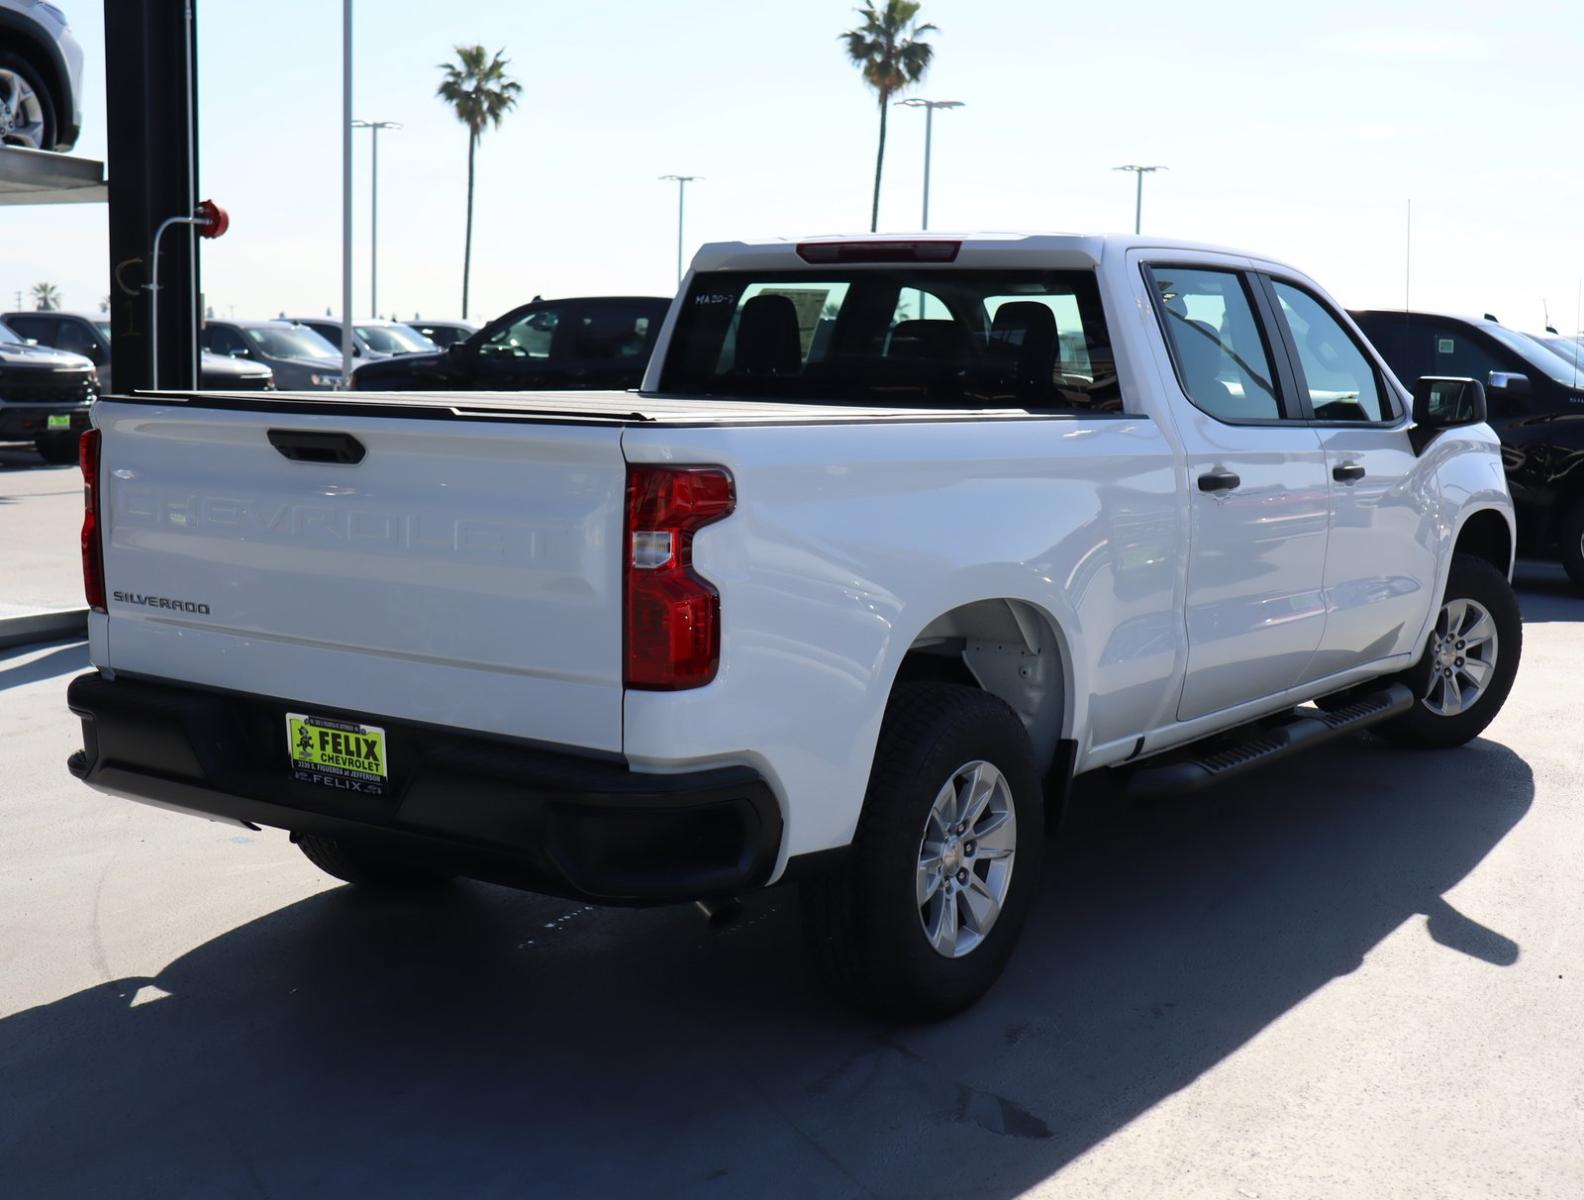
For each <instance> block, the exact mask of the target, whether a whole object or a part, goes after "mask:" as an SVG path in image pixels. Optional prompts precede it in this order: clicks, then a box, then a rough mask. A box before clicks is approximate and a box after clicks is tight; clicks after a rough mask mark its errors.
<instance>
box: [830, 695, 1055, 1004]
mask: <svg viewBox="0 0 1584 1200" xmlns="http://www.w3.org/2000/svg"><path fill="white" fill-rule="evenodd" d="M1043 835H1044V803H1043V797H1042V794H1041V790H1040V779H1039V772H1038V770H1037V769H1036V767H1035V765H1034V752H1033V748H1032V747H1031V746H1030V744H1029V739H1028V734H1027V732H1026V731H1025V730H1024V728H1023V723H1022V722H1021V721H1019V720H1018V718H1017V716H1016V714H1015V713H1013V712H1012V710H1011V709H1010V708H1008V707H1007V706H1006V705H1005V704H1004V703H1002V702H1001V701H1000V700H997V699H996V698H995V697H993V696H990V695H988V694H986V693H984V692H981V691H978V690H977V689H974V688H970V687H961V686H957V685H953V684H935V683H930V684H907V685H902V686H899V687H898V688H897V690H896V693H895V694H894V695H893V697H892V699H891V703H890V705H889V706H888V708H887V711H886V716H885V723H884V724H883V725H882V727H881V733H880V742H879V746H878V748H877V750H876V754H875V763H874V769H873V772H872V774H871V777H870V781H869V791H868V795H867V797H866V799H865V802H864V811H863V816H862V818H861V819H860V821H859V825H858V832H857V835H856V837H855V839H854V842H853V846H852V851H851V853H850V855H849V856H848V858H847V860H846V862H845V863H844V864H843V866H842V867H841V868H840V869H839V870H837V871H835V872H833V873H831V874H830V875H827V876H825V877H822V878H820V879H817V880H811V881H809V882H808V883H806V884H805V885H804V891H803V898H802V912H803V923H804V933H805V937H806V939H807V941H808V943H809V947H810V949H811V951H812V952H813V953H814V955H815V958H816V961H817V962H818V963H819V964H820V966H821V967H822V968H823V970H824V972H825V973H826V974H827V975H828V976H829V977H830V978H831V979H832V981H833V982H834V983H836V984H837V985H838V986H840V987H841V988H843V989H844V990H846V991H848V992H850V993H852V994H853V995H854V996H855V997H856V998H857V999H858V1000H859V1001H860V1002H862V1003H865V1004H867V1005H868V1006H870V1007H872V1008H875V1009H877V1010H879V1011H881V1012H883V1013H884V1014H885V1015H887V1016H891V1017H899V1018H903V1019H909V1018H920V1017H942V1016H946V1015H948V1014H950V1013H953V1012H956V1011H958V1010H960V1009H962V1008H965V1007H967V1006H968V1005H969V1004H972V1003H973V1002H974V1001H975V1000H977V999H978V998H979V997H980V996H981V995H983V994H984V993H985V992H986V991H988V990H989V988H990V987H991V985H992V984H994V983H995V981H996V979H997V978H998V977H999V976H1000V974H1001V971H1002V968H1003V967H1004V966H1005V965H1006V962H1007V959H1008V958H1009V957H1010V956H1011V953H1012V948H1013V946H1014V945H1015V944H1016V942H1017V938H1018V934H1019V932H1020V931H1021V929H1022V926H1023V921H1024V918H1025V917H1026V916H1027V914H1028V909H1029V905H1030V903H1031V902H1032V900H1033V898H1034V895H1035V893H1036V892H1037V891H1038V887H1039V874H1040V857H1041V854H1042V852H1043V849H1044V847H1043V841H1044V836H1043Z"/></svg>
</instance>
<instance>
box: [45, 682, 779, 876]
mask: <svg viewBox="0 0 1584 1200" xmlns="http://www.w3.org/2000/svg"><path fill="white" fill-rule="evenodd" d="M67 703H68V704H69V705H70V707H71V710H72V712H74V713H75V714H76V715H77V716H79V717H81V718H82V722H83V747H84V748H83V750H82V751H80V752H79V753H77V754H74V755H73V756H72V758H71V761H70V763H69V764H68V765H69V767H70V769H71V772H72V774H74V775H76V776H77V777H78V778H79V779H81V780H83V782H85V783H87V784H88V785H90V786H91V787H94V788H97V789H98V790H100V791H102V792H107V793H109V794H111V795H116V796H123V797H126V798H128V799H131V800H137V801H140V802H143V803H147V804H153V805H156V806H159V807H163V808H171V809H176V810H178V811H183V812H189V813H194V814H197V815H201V816H208V817H213V818H219V819H222V820H229V821H235V822H243V823H247V824H251V825H269V826H274V827H276V828H280V829H287V830H291V831H292V832H294V833H316V834H321V835H324V836H327V837H334V838H337V839H340V840H343V841H345V842H347V843H349V844H356V845H363V846H368V847H370V848H373V849H378V850H380V851H381V852H382V853H386V854H389V855H391V856H392V857H397V858H401V859H404V860H406V861H411V862H416V863H421V864H424V865H430V866H436V867H440V868H443V869H445V870H449V871H452V872H454V873H456V874H460V875H466V876H470V877H473V878H477V879H486V880H490V881H492V882H495V883H503V884H506V885H508V886H512V887H520V888H524V889H526V890H529V891H537V892H546V893H549V894H552V895H559V896H572V897H577V898H581V899H587V900H593V901H596V902H599V903H603V904H664V903H671V902H675V901H685V900H695V899H701V898H706V897H718V896H728V895H732V894H735V893H738V892H742V891H746V890H749V889H752V888H755V887H759V886H761V885H763V884H764V883H765V882H766V881H767V880H768V879H769V877H770V873H771V871H772V870H773V869H774V866H775V862H776V857H777V854H778V852H779V850H780V843H781V828H782V822H781V813H780V808H779V806H778V804H777V803H776V799H775V796H774V794H773V793H772V792H771V790H770V788H769V786H768V785H767V784H766V783H765V781H764V780H763V779H762V778H760V776H759V775H757V774H756V773H755V772H753V771H751V770H749V769H748V768H746V767H725V768H718V769H713V770H708V771H697V772H691V773H688V774H681V775H648V774H639V773H636V772H633V771H630V770H628V769H627V767H626V766H625V765H623V764H622V763H620V762H613V761H608V760H601V759H591V758H583V757H578V756H574V755H568V754H560V753H551V752H547V751H544V750H541V749H538V748H535V747H532V746H529V745H526V744H524V743H519V742H512V741H507V740H504V739H496V738H484V737H474V736H469V735H466V734H461V733H458V732H456V731H454V730H446V729H439V728H436V727H434V726H429V725H416V724H410V723H406V722H402V721H396V720H391V719H387V718H383V717H380V716H378V715H376V714H368V713H350V712H344V711H338V710H335V709H327V708H325V707H324V706H322V705H314V704H303V703H299V702H294V701H287V700H278V699H271V698H267V697H261V696H252V695H242V694H238V693H234V692H222V691H215V690H210V689H207V688H195V687H190V686H187V685H181V684H172V683H166V682H161V681H157V680H146V679H132V678H127V677H125V676H120V677H117V678H116V679H113V680H112V679H106V678H105V677H103V676H101V675H98V674H91V675H82V676H79V677H78V678H76V679H74V680H73V681H72V683H71V686H70V688H69V690H68V692H67ZM288 711H291V712H307V713H314V714H317V715H321V716H327V717H340V718H343V719H347V720H352V721H360V722H364V723H372V724H375V725H379V726H381V727H383V728H384V730H385V737H386V742H387V746H388V752H387V757H388V764H389V770H390V773H391V774H390V779H389V787H388V789H387V793H386V794H385V795H384V796H368V795H362V794H356V793H353V794H347V793H343V792H340V791H337V790H334V789H331V788H326V787H322V786H317V785H314V784H308V783H300V782H298V781H297V780H295V779H293V778H292V776H291V771H290V769H289V767H288V765H287V764H288V757H287V746H286V721H285V714H286V713H287V712H288Z"/></svg>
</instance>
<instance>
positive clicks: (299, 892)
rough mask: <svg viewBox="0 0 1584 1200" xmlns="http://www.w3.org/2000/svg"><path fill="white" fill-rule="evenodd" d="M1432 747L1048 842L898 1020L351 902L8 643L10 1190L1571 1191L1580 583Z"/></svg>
mask: <svg viewBox="0 0 1584 1200" xmlns="http://www.w3.org/2000/svg"><path fill="white" fill-rule="evenodd" d="M1522 600H1523V606H1524V611H1525V616H1526V621H1527V626H1526V632H1525V637H1526V646H1525V662H1524V666H1523V669H1522V671H1521V672H1520V674H1519V678H1518V683H1517V687H1516V689H1515V690H1514V692H1513V695H1512V698H1511V699H1510V700H1509V702H1508V705H1507V708H1506V710H1505V711H1504V712H1503V714H1502V715H1501V717H1500V718H1499V719H1498V720H1497V722H1496V723H1495V724H1494V725H1493V726H1492V727H1491V729H1490V730H1489V731H1488V733H1487V735H1486V737H1484V738H1482V739H1481V740H1479V741H1478V742H1476V743H1475V744H1473V745H1471V746H1469V747H1466V748H1464V749H1462V750H1460V751H1455V752H1447V753H1439V754H1423V753H1421V754H1413V753H1406V752H1403V751H1400V750H1396V749H1394V748H1391V747H1388V746H1386V745H1385V744H1383V743H1381V742H1378V741H1375V740H1373V739H1370V738H1368V737H1367V736H1362V737H1359V738H1358V739H1356V740H1353V741H1350V742H1347V743H1344V744H1342V745H1340V746H1338V747H1334V748H1328V749H1326V750H1323V751H1321V752H1319V753H1317V754H1314V755H1310V756H1308V757H1305V758H1300V759H1296V760H1292V761H1289V762H1287V763H1283V764H1277V765H1275V766H1273V767H1272V768H1270V769H1269V770H1267V771H1266V772H1265V773H1263V774H1260V775H1257V776H1254V777H1252V778H1249V779H1247V780H1246V781H1245V782H1242V783H1240V784H1235V785H1231V786H1227V787H1224V788H1222V789H1221V790H1220V791H1217V792H1214V793H1210V794H1206V795H1204V796H1201V797H1198V798H1193V799H1189V800H1183V801H1180V802H1176V803H1173V804H1168V805H1164V806H1159V807H1153V808H1147V809H1138V810H1126V809H1119V808H1116V807H1114V806H1111V805H1108V804H1107V803H1105V799H1106V798H1105V795H1104V793H1103V791H1102V790H1100V789H1092V790H1090V791H1089V792H1088V793H1087V794H1086V796H1085V797H1084V798H1083V800H1082V802H1081V803H1080V804H1079V806H1078V808H1077V810H1076V811H1075V813H1074V814H1073V819H1072V820H1071V821H1070V822H1069V824H1068V825H1067V827H1066V828H1065V829H1064V830H1063V833H1062V835H1061V836H1059V837H1057V838H1055V839H1053V840H1052V843H1051V846H1050V848H1049V856H1048V859H1047V875H1046V881H1045V889H1044V894H1043V896H1042V897H1041V899H1040V901H1039V903H1038V905H1037V907H1036V911H1035V913H1034V915H1033V919H1032V920H1031V923H1030V925H1029V927H1028V929H1027V931H1026V933H1025V936H1024V942H1023V945H1022V946H1021V948H1020V950H1019V953H1018V954H1017V956H1016V958H1015V959H1014V961H1013V964H1012V967H1011V969H1010V970H1009V972H1008V974H1007V976H1006V977H1005V978H1004V979H1003V981H1002V982H1001V984H1000V985H999V986H998V988H997V989H996V990H995V991H994V992H993V993H992V994H991V995H990V996H989V997H988V998H987V999H986V1000H985V1001H984V1002H983V1003H981V1004H980V1005H979V1006H978V1007H977V1008H975V1009H974V1010H972V1011H971V1012H969V1013H968V1014H966V1015H964V1016H962V1017H960V1018H958V1019H956V1020H953V1021H949V1022H945V1023H943V1024H940V1025H937V1026H933V1027H925V1028H911V1029H904V1028H895V1027H891V1026H887V1025H884V1024H879V1023H876V1022H873V1021H870V1020H867V1019H864V1018H861V1017H858V1016H855V1015H854V1014H852V1013H850V1012H848V1011H846V1010H845V1009H843V1008H842V1007H840V1006H839V1005H837V1004H835V1003H833V1002H831V1001H830V1000H828V999H827V998H826V997H825V995H824V994H823V993H822V992H821V991H820V990H819V988H818V987H817V986H816V985H815V984H814V982H813V981H812V980H811V979H810V978H808V976H807V973H806V971H805V968H804V965H803V960H802V957H801V955H800V953H799V947H798V938H797V933H796V922H795V915H796V913H795V906H796V901H795V897H794V896H793V895H792V894H791V893H789V892H772V893H767V894H763V895H760V896H756V897H751V898H750V900H749V902H748V904H747V911H746V915H745V919H744V920H743V922H742V923H740V924H739V925H737V926H735V927H733V928H731V929H729V930H727V931H726V932H723V933H712V932H710V931H709V930H708V929H707V928H706V927H705V925H704V923H703V922H702V920H700V919H699V918H698V917H697V916H696V914H694V913H693V912H692V911H691V910H688V909H664V910H653V911H638V912H623V911H604V910H595V909H591V908H587V907H585V906H582V905H578V904H570V903H564V902H560V901H555V900H547V899H542V898H538V897H533V896H528V895H523V894H519V893H513V892H509V891H505V890H502V889H498V888H493V887H488V886H484V885H476V884H462V885H458V886H456V887H455V888H451V889H447V890H444V891H442V892H440V893H438V894H435V895H432V896H428V897H409V898H405V899H389V898H379V897H371V896H366V895H360V894H357V893H356V892H355V891H354V890H353V889H351V888H345V887H340V886H337V885H335V883H334V881H333V880H330V879H328V878H326V877H324V876H322V875H320V874H318V873H317V872H316V871H315V870H314V869H313V868H312V867H311V866H309V864H308V863H307V862H306V860H304V859H302V858H301V856H300V855H298V853H297V852H296V851H295V850H294V849H293V848H292V847H291V846H290V845H288V844H287V841H286V837H285V835H284V834H281V833H277V832H275V831H265V832H263V833H258V834H251V833H248V832H246V831H244V830H241V829H237V828H234V827H229V826H225V825H219V824H210V823H207V822H203V821H198V820H194V819H191V818H185V817H181V816H176V815H172V814H167V813H163V812H159V811H155V810H153V809H148V808H143V807H139V806H136V805H132V804H128V803H124V802H120V801H116V800H111V799H107V798H104V797H100V796H97V795H95V794H92V793H90V792H88V791H86V790H85V789H83V788H81V787H80V786H79V785H77V784H76V783H75V782H74V781H73V780H71V779H70V777H69V776H68V775H67V774H66V772H65V769H64V766H63V764H64V760H65V758H66V756H67V755H68V754H69V753H70V752H71V750H72V749H74V748H75V747H76V746H77V745H79V744H80V742H79V732H78V730H77V727H76V724H75V722H74V721H73V720H71V719H70V718H69V716H68V715H67V714H65V712H64V711H63V708H62V704H61V696H62V689H63V687H64V684H65V681H66V680H67V679H69V678H70V677H71V675H72V674H74V673H75V672H77V671H80V670H82V669H83V668H84V666H85V662H86V660H85V655H84V652H83V650H82V648H81V647H80V646H78V645H67V646H53V647H44V648H37V649H33V650H29V651H25V652H15V651H13V652H9V653H0V764H3V771H0V812H3V813H4V816H5V825H4V826H3V832H0V1080H3V1081H4V1087H3V1088H0V1179H3V1180H5V1185H4V1186H5V1190H6V1191H7V1192H9V1193H10V1194H13V1195H19V1196H22V1195H25V1196H29V1197H45V1196H86V1195H96V1194H116V1195H149V1196H155V1195H157V1196H161V1197H165V1196H203V1197H225V1196H239V1197H241V1196H248V1197H251V1196H263V1195H282V1196H316V1195H380V1196H382V1197H398V1196H434V1195H440V1194H446V1195H467V1196H478V1195H490V1196H506V1195H511V1196H521V1195H536V1196H547V1197H548V1196H554V1197H584V1196H587V1197H608V1196H624V1197H638V1196H643V1197H647V1196H695V1195H696V1196H722V1197H749V1196H751V1197H780V1196H786V1197H797V1198H798V1200H809V1198H810V1197H819V1198H821V1200H824V1198H827V1197H848V1196H852V1197H859V1196H897V1197H922V1196H948V1195H949V1196H953V1197H966V1196H972V1197H995V1198H1010V1197H1013V1196H1021V1195H1031V1196H1063V1197H1066V1196H1116V1197H1128V1198H1130V1200H1131V1198H1135V1197H1170V1198H1172V1200H1182V1198H1196V1197H1207V1198H1209V1197H1216V1198H1221V1197H1225V1198H1227V1200H1240V1198H1243V1197H1260V1198H1265V1200H1273V1198H1277V1197H1282V1198H1288V1197H1291V1198H1297V1197H1306V1198H1307V1197H1321V1198H1330V1197H1337V1198H1342V1197H1346V1198H1348V1200H1355V1198H1357V1197H1359V1196H1372V1197H1392V1198H1393V1200H1415V1198H1419V1197H1424V1198H1430V1197H1437V1198H1444V1197H1465V1196H1467V1197H1506V1196H1513V1197H1518V1196H1523V1197H1533V1196H1542V1197H1573V1196H1581V1195H1584V920H1581V906H1580V899H1579V897H1580V884H1579V877H1580V871H1581V864H1584V804H1581V800H1580V790H1579V789H1580V782H1581V773H1584V742H1581V739H1580V737H1579V723H1580V720H1581V718H1584V711H1581V710H1584V705H1581V704H1580V699H1579V698H1580V689H1579V685H1578V682H1577V681H1578V679H1579V676H1580V673H1581V670H1584V598H1581V597H1578V596H1576V595H1574V594H1573V593H1572V592H1571V590H1570V589H1568V588H1567V586H1566V584H1565V582H1564V581H1563V580H1562V577H1561V574H1560V572H1559V571H1558V570H1556V569H1554V568H1551V567H1526V568H1524V570H1523V592H1522Z"/></svg>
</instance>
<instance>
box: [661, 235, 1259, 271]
mask: <svg viewBox="0 0 1584 1200" xmlns="http://www.w3.org/2000/svg"><path fill="white" fill-rule="evenodd" d="M943 243H946V244H949V243H956V244H957V246H958V249H957V252H956V254H955V256H954V257H953V258H951V259H950V260H943V259H941V258H931V257H929V255H930V254H931V248H932V247H936V246H940V245H941V244H943ZM899 244H900V245H901V246H906V245H909V244H911V245H914V246H918V247H921V248H922V253H921V256H920V258H918V259H917V260H916V261H918V262H919V263H920V265H945V262H946V261H950V263H951V265H953V266H961V267H1014V266H1015V267H1041V266H1043V267H1052V268H1056V269H1069V270H1072V269H1088V270H1093V269H1094V268H1095V267H1097V266H1099V265H1100V263H1101V262H1102V261H1103V260H1104V259H1105V258H1106V257H1107V256H1108V255H1113V256H1114V255H1118V254H1126V253H1127V252H1128V251H1129V250H1135V249H1144V250H1152V251H1157V250H1166V251H1173V250H1186V251H1194V252H1199V253H1210V254H1218V255H1224V256H1226V257H1230V258H1243V259H1255V260H1260V261H1271V260H1269V259H1267V258H1266V257H1265V256H1264V255H1258V254H1251V253H1249V252H1248V251H1245V250H1236V249H1232V248H1229V247H1226V246H1214V245H1209V244H1206V243H1203V242H1190V241H1181V240H1177V239H1172V238H1160V237H1151V236H1145V235H1141V234H1131V233H1125V234H1124V233H1104V234H1080V233H948V232H944V231H940V230H930V231H928V232H915V233H907V232H900V233H847V234H821V235H818V236H812V237H800V238H760V239H750V240H744V241H737V242H710V243H707V244H706V245H704V246H701V247H700V248H699V251H698V253H697V254H695V255H694V256H693V269H694V270H695V271H742V270H761V271H763V270H786V269H789V268H791V269H796V268H801V267H817V266H818V265H819V264H818V263H813V262H809V261H808V260H807V258H805V254H806V253H809V252H813V253H815V254H819V253H821V248H829V250H830V251H834V250H835V249H836V248H837V247H841V246H844V245H845V246H852V247H854V249H855V250H857V252H859V253H861V252H862V251H861V249H858V248H859V247H862V246H866V245H868V246H880V247H889V248H892V250H893V251H894V250H895V249H896V248H897V247H898V246H899ZM800 248H801V249H802V251H803V252H802V253H800ZM830 261H832V262H835V261H837V260H836V259H835V258H834V257H833V258H832V259H831V260H830ZM871 261H873V260H871ZM889 261H890V262H893V263H894V262H897V261H906V260H898V259H890V260H889ZM856 262H857V260H848V262H847V264H844V265H856Z"/></svg>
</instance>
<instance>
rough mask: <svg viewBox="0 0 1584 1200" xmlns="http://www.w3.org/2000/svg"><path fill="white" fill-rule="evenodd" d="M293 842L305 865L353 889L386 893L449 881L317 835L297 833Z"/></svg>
mask: <svg viewBox="0 0 1584 1200" xmlns="http://www.w3.org/2000/svg"><path fill="white" fill-rule="evenodd" d="M294 840H295V841H296V843H297V848H298V849H299V850H301V851H302V852H303V854H304V855H306V856H307V858H308V861H309V862H311V863H313V865H314V866H316V867H318V868H319V869H320V870H321V871H323V872H324V873H325V874H326V875H334V876H335V877H336V878H337V879H340V880H342V881H343V882H345V883H350V884H354V885H356V886H357V887H365V888H375V889H378V890H380V891H389V892H398V891H413V890H416V889H418V888H432V887H437V886H439V885H440V884H442V883H445V882H446V881H447V880H448V879H450V878H451V877H450V876H449V875H447V874H445V873H444V872H443V871H434V870H429V869H427V868H424V867H415V866H409V865H408V864H407V863H400V862H394V861H392V860H390V859H387V858H382V857H380V856H379V855H378V854H372V853H370V852H369V851H367V850H360V849H356V848H353V847H351V846H346V845H343V844H342V843H341V842H338V841H336V840H335V839H333V838H327V837H319V836H318V835H317V834H312V833H301V834H298V835H297V837H296V838H295V839H294Z"/></svg>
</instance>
